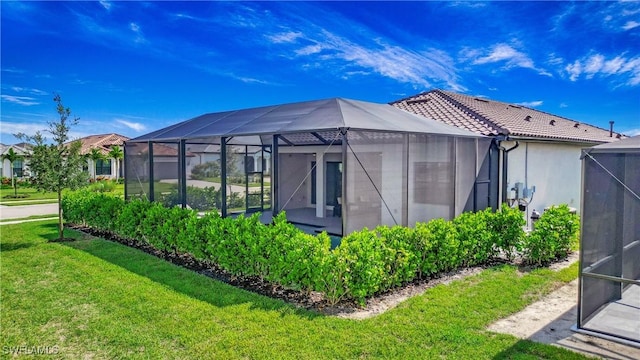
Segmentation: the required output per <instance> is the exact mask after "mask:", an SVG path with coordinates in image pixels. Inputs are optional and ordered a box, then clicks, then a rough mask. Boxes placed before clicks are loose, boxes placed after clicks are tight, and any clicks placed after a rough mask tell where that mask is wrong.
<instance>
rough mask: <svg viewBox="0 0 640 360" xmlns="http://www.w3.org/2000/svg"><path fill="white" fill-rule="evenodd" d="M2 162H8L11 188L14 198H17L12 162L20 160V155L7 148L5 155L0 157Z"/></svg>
mask: <svg viewBox="0 0 640 360" xmlns="http://www.w3.org/2000/svg"><path fill="white" fill-rule="evenodd" d="M2 160H3V161H4V160H9V163H10V165H9V171H11V173H10V174H11V186H12V187H13V195H14V197H18V187H17V186H16V180H15V178H14V176H13V162H14V161H16V160H22V155H18V153H16V152H15V151H13V148H9V151H7V153H6V154H3V155H2Z"/></svg>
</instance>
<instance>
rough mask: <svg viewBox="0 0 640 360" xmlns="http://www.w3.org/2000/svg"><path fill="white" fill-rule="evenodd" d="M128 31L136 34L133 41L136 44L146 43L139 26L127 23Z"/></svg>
mask: <svg viewBox="0 0 640 360" xmlns="http://www.w3.org/2000/svg"><path fill="white" fill-rule="evenodd" d="M129 29H131V31H133V33H134V34H136V37H135V38H134V40H133V41H135V42H136V43H144V42H147V40H146V39H145V38H144V35H143V34H142V29H140V25H138V24H136V23H134V22H132V23H129Z"/></svg>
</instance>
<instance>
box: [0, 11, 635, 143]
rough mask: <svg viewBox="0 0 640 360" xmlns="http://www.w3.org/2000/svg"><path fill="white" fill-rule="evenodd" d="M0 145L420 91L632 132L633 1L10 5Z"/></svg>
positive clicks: (4, 27)
mask: <svg viewBox="0 0 640 360" xmlns="http://www.w3.org/2000/svg"><path fill="white" fill-rule="evenodd" d="M0 6H1V19H0V20H1V21H0V22H1V44H2V45H1V46H2V49H1V68H2V73H1V76H2V78H1V85H2V88H1V94H2V101H1V106H2V108H1V126H0V130H1V139H0V141H1V142H2V143H5V144H11V143H14V142H15V141H16V140H15V139H14V137H13V136H12V135H11V134H13V133H16V132H25V133H34V132H35V131H36V130H40V129H44V128H46V122H47V121H50V120H55V119H56V114H55V107H54V103H53V101H52V98H53V94H54V93H56V92H57V93H59V94H61V96H62V98H63V101H64V102H65V105H67V106H69V107H70V108H71V109H72V111H73V113H74V114H75V115H76V116H78V117H80V123H79V125H78V126H76V127H74V128H73V134H72V135H73V136H75V137H80V136H84V135H89V134H100V133H110V132H116V133H120V134H123V135H126V136H130V137H134V136H138V135H141V134H144V133H147V132H150V131H153V130H155V129H158V128H161V127H165V126H168V125H170V124H173V123H175V122H178V121H182V120H186V119H189V118H192V117H194V116H197V115H200V114H203V113H207V112H216V111H224V110H232V109H241V108H248V107H255V106H262V105H272V104H280V103H288V102H295V101H304V100H312V99H321V98H330V97H346V98H353V99H358V100H365V101H372V102H380V103H386V102H390V101H394V100H397V99H400V98H403V97H406V96H410V95H414V94H417V93H420V92H423V91H428V90H430V89H432V88H440V89H445V90H453V91H458V92H462V93H466V94H469V95H474V96H485V97H488V98H491V99H494V100H500V101H506V102H512V103H520V104H523V105H526V106H530V107H534V108H536V109H539V110H542V111H546V112H549V113H553V114H557V115H561V116H565V117H568V118H571V119H574V120H578V121H583V122H587V123H591V124H593V125H596V126H600V127H603V128H608V126H609V120H614V121H615V122H616V125H615V129H616V130H617V131H620V132H623V133H626V134H628V135H633V134H640V46H639V45H640V2H575V3H571V2H488V3H483V2H402V3H398V2H317V3H310V2H304V3H302V2H255V3H253V2H179V3H178V2H176V3H174V2H115V1H114V2H110V1H100V2H7V1H2V2H1V3H0Z"/></svg>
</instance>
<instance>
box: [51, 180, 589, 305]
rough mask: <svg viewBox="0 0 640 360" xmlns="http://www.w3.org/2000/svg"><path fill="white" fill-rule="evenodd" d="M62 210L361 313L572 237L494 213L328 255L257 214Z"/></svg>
mask: <svg viewBox="0 0 640 360" xmlns="http://www.w3.org/2000/svg"><path fill="white" fill-rule="evenodd" d="M190 191H192V193H191V195H194V194H198V195H194V197H191V198H190V201H191V200H193V199H194V198H197V197H198V196H200V195H202V200H203V201H202V204H205V203H207V204H208V203H209V201H211V199H212V198H214V201H215V196H217V195H219V192H217V191H215V190H214V189H213V188H211V189H197V188H190ZM192 203H193V202H192ZM203 206H204V205H203ZM62 207H63V211H64V217H65V220H66V221H68V222H72V223H76V224H85V225H87V226H91V227H93V228H95V229H99V230H102V231H108V232H112V233H114V234H117V235H119V236H121V237H123V238H127V239H130V240H134V241H144V242H145V243H148V244H150V245H152V246H153V247H155V248H156V249H159V250H162V251H167V252H174V253H189V254H192V255H193V256H194V257H196V258H198V259H202V260H209V261H212V262H214V263H215V264H217V265H218V266H220V267H221V268H222V269H225V270H227V271H229V272H230V273H231V274H234V275H248V276H259V277H261V278H263V279H265V280H268V281H271V282H274V283H279V284H281V285H284V286H287V287H290V288H294V289H299V290H303V291H312V290H315V291H320V292H322V293H324V295H325V298H326V299H327V300H328V301H329V302H331V303H336V302H338V301H340V300H342V299H353V300H355V301H356V302H358V303H359V304H364V303H365V302H366V299H367V298H368V297H370V296H372V295H375V294H377V293H380V292H383V291H387V290H389V289H391V288H393V287H397V286H401V285H402V284H405V283H407V282H410V281H412V280H414V279H416V278H428V277H431V276H434V275H436V274H438V273H441V272H445V271H450V270H453V269H456V268H458V267H460V266H471V265H480V264H483V263H486V262H487V261H489V260H491V259H492V258H494V257H496V256H498V255H499V254H500V252H501V251H502V252H503V253H504V254H506V255H507V257H509V258H510V259H511V258H513V256H515V254H517V253H518V252H519V251H521V250H522V251H523V255H524V258H525V261H527V262H528V263H531V264H544V263H547V262H549V261H552V260H554V259H557V258H559V257H563V256H566V255H567V254H568V252H569V251H570V249H571V245H572V241H574V240H575V239H576V238H577V234H578V227H579V226H578V217H577V216H576V215H573V214H570V212H569V209H568V207H567V206H566V205H564V206H559V207H554V208H552V209H550V210H548V211H546V212H545V213H544V214H543V215H542V217H541V218H540V220H538V222H537V223H536V229H535V231H533V232H532V233H531V234H530V235H529V236H525V235H524V231H523V229H522V226H523V225H524V218H523V217H522V214H521V213H520V211H519V210H517V209H511V208H509V207H507V206H504V207H503V208H502V209H501V210H500V211H497V212H495V213H493V212H491V210H485V211H480V212H477V213H464V214H462V215H460V216H459V217H457V218H456V219H454V220H453V221H445V220H443V219H436V220H432V221H430V222H428V223H418V224H416V226H415V228H406V227H402V226H393V227H388V226H379V227H377V228H376V229H374V230H368V229H366V228H365V229H363V230H361V231H356V232H353V233H351V234H349V235H347V236H345V237H344V238H343V239H342V242H341V244H340V246H338V247H336V248H335V249H333V250H330V243H331V241H330V238H329V236H328V235H327V234H326V233H322V234H319V235H316V236H313V235H309V234H305V233H304V232H302V231H300V230H299V229H298V228H296V227H295V226H294V225H293V224H291V223H289V222H287V219H286V214H285V213H284V212H281V213H279V214H278V216H276V217H275V218H274V219H273V221H272V224H270V225H264V224H262V223H261V222H260V215H259V214H253V215H252V216H250V217H245V216H243V215H241V216H239V217H237V218H231V217H227V218H224V219H223V218H221V217H220V215H219V214H218V213H217V212H210V213H207V214H206V215H204V216H202V217H199V216H198V214H197V212H196V211H195V210H191V209H183V208H180V207H177V206H172V207H169V208H167V207H165V206H163V205H162V204H160V203H150V202H148V201H143V200H133V201H128V202H125V201H124V200H122V199H120V198H118V197H114V196H110V195H107V194H104V193H95V192H89V191H86V190H84V191H82V190H81V191H78V192H70V193H67V194H65V196H64V197H63V200H62Z"/></svg>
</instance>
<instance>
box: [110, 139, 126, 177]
mask: <svg viewBox="0 0 640 360" xmlns="http://www.w3.org/2000/svg"><path fill="white" fill-rule="evenodd" d="M109 157H111V158H113V159H115V160H116V180H118V176H120V160H122V159H123V158H124V152H123V151H122V149H121V148H120V146H118V145H113V146H112V147H111V151H109Z"/></svg>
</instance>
